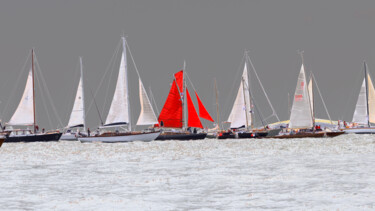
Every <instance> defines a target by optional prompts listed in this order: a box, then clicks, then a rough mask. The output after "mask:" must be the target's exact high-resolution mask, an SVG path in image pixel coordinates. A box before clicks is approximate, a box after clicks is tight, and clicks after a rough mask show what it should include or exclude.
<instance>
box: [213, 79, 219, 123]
mask: <svg viewBox="0 0 375 211" xmlns="http://www.w3.org/2000/svg"><path fill="white" fill-rule="evenodd" d="M214 82H215V84H214V85H215V92H216V121H217V126H218V127H219V130H220V115H219V102H218V98H219V94H218V91H217V85H216V78H215V81H214Z"/></svg>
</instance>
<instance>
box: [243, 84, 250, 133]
mask: <svg viewBox="0 0 375 211" xmlns="http://www.w3.org/2000/svg"><path fill="white" fill-rule="evenodd" d="M242 89H243V98H244V103H245V115H246V130H248V129H249V119H248V116H247V112H248V111H247V104H246V95H245V92H246V89H245V79H244V78H243V77H242Z"/></svg>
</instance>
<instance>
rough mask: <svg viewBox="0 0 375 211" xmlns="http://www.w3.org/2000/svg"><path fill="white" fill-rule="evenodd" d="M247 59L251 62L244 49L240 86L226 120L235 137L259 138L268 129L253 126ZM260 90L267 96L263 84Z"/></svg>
mask: <svg viewBox="0 0 375 211" xmlns="http://www.w3.org/2000/svg"><path fill="white" fill-rule="evenodd" d="M248 61H250V62H251V60H250V58H249V56H248V54H247V51H245V63H244V69H243V72H242V76H241V82H240V86H239V87H238V91H237V96H236V99H235V100H234V103H233V106H232V110H231V112H230V114H229V117H228V120H227V122H229V123H230V128H231V129H233V130H235V131H236V132H235V133H236V137H237V138H260V137H265V136H267V134H268V131H267V129H266V127H265V126H264V128H261V129H255V128H254V111H253V108H255V105H254V104H253V98H252V96H251V92H250V84H249V74H248V70H247V62H248ZM251 65H252V63H251ZM258 80H259V78H258ZM259 83H260V84H261V82H260V80H259ZM261 86H262V85H261ZM262 90H263V92H264V94H265V96H266V97H267V94H266V92H265V90H264V89H263V86H262ZM267 100H268V97H267ZM268 103H269V105H270V106H271V108H272V110H273V112H274V109H273V107H272V105H271V103H270V102H269V101H268ZM276 117H277V115H276ZM277 118H278V117H277ZM262 123H263V120H262ZM229 132H230V131H229ZM223 135H225V136H227V137H228V138H232V135H231V134H227V133H223ZM219 138H222V139H224V138H225V137H224V136H223V137H221V136H219Z"/></svg>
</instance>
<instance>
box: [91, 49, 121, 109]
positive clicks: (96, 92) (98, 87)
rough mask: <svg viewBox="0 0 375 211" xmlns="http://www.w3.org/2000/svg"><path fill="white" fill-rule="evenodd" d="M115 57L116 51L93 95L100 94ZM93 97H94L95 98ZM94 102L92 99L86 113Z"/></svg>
mask: <svg viewBox="0 0 375 211" xmlns="http://www.w3.org/2000/svg"><path fill="white" fill-rule="evenodd" d="M119 47H120V44H119V45H117V48H119ZM117 48H116V49H117ZM116 51H117V50H115V52H116ZM114 57H115V53H114V54H113V55H112V57H111V60H110V61H109V64H108V65H107V67H106V69H105V72H104V74H103V76H102V78H101V79H100V82H99V86H97V88H96V91H95V95H94V94H93V95H92V96H93V97H94V96H96V95H97V94H98V92H99V90H100V88H101V86H102V85H103V81H104V79H105V78H106V77H105V76H106V75H107V73H108V71H109V70H110V67H111V64H112V62H113V60H114ZM85 82H86V84H88V83H87V82H88V81H87V79H85ZM93 99H94V98H93ZM92 104H94V101H93V100H91V102H90V104H89V107H88V108H87V110H86V114H87V113H88V112H89V111H90V109H91V106H92ZM86 114H85V115H86Z"/></svg>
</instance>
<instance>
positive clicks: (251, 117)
mask: <svg viewBox="0 0 375 211" xmlns="http://www.w3.org/2000/svg"><path fill="white" fill-rule="evenodd" d="M248 60H250V57H249V55H248V53H247V51H245V63H247V61H248ZM247 66H248V65H247ZM246 77H249V71H247V75H246ZM247 89H248V92H249V102H250V105H249V108H250V111H247V112H249V113H250V120H251V129H254V115H253V111H252V107H253V106H252V99H253V98H252V95H251V90H250V80H249V78H248V84H247ZM244 94H245V93H244ZM245 100H246V99H245ZM245 102H246V101H245ZM246 108H247V107H246Z"/></svg>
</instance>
